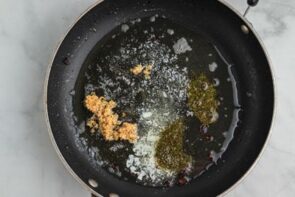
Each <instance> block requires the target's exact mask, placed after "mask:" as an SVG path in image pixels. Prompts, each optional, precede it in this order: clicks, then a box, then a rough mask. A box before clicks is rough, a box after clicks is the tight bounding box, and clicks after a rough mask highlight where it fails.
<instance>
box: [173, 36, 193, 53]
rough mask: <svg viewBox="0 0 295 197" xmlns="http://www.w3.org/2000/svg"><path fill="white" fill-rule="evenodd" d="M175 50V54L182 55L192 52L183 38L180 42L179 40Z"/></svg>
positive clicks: (174, 46) (174, 47)
mask: <svg viewBox="0 0 295 197" xmlns="http://www.w3.org/2000/svg"><path fill="white" fill-rule="evenodd" d="M173 50H174V53H176V54H181V53H185V52H187V51H191V50H192V48H191V47H190V46H189V44H188V42H187V40H186V39H185V38H184V37H182V38H180V39H179V40H177V42H176V43H175V44H174V45H173Z"/></svg>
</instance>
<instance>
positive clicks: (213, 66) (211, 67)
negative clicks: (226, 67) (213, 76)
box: [209, 62, 218, 72]
mask: <svg viewBox="0 0 295 197" xmlns="http://www.w3.org/2000/svg"><path fill="white" fill-rule="evenodd" d="M217 67H218V65H217V64H216V62H212V63H211V64H209V71H210V72H214V71H215V70H216V69H217Z"/></svg>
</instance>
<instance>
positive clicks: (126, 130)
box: [84, 93, 138, 143]
mask: <svg viewBox="0 0 295 197" xmlns="http://www.w3.org/2000/svg"><path fill="white" fill-rule="evenodd" d="M84 103H85V106H86V108H87V109H88V110H89V111H91V112H92V113H93V114H94V115H93V116H92V117H91V118H90V119H89V120H88V121H87V123H86V125H87V126H88V127H90V128H92V132H93V130H94V131H95V129H98V128H99V129H100V132H101V134H102V135H103V137H104V139H105V140H108V141H113V140H127V141H129V142H130V143H135V142H136V141H137V139H138V135H137V124H133V123H128V122H123V123H121V122H120V121H119V120H118V118H119V117H118V114H116V113H114V112H113V109H114V108H115V107H116V102H114V101H113V100H110V101H107V100H106V99H105V98H104V97H103V96H102V97H98V96H96V95H95V93H92V94H91V95H88V96H86V98H85V101H84Z"/></svg>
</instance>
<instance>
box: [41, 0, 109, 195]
mask: <svg viewBox="0 0 295 197" xmlns="http://www.w3.org/2000/svg"><path fill="white" fill-rule="evenodd" d="M103 1H104V0H98V1H97V2H95V3H94V4H93V5H90V6H89V7H88V8H87V9H86V10H85V11H84V12H83V13H82V14H81V15H80V16H79V17H78V18H77V19H76V20H75V21H74V22H73V23H72V24H71V25H69V27H68V29H67V31H66V32H65V34H64V35H63V36H62V37H61V39H60V40H59V42H58V43H57V44H56V48H55V51H54V52H53V53H52V55H51V57H50V60H49V65H48V67H47V71H46V76H45V81H44V92H43V107H44V116H45V121H46V126H47V131H48V134H49V137H50V140H51V143H52V145H53V147H54V149H55V151H56V153H57V155H58V157H59V159H60V160H61V162H62V163H63V165H64V167H65V168H66V169H67V170H68V172H70V174H71V175H72V176H73V177H74V178H75V179H76V180H77V181H78V182H79V183H80V184H81V185H82V186H83V187H84V188H85V189H86V190H88V191H90V192H91V194H94V195H95V196H97V197H103V196H102V195H100V194H99V193H97V192H96V191H94V190H93V189H92V188H91V187H89V186H88V185H87V184H86V183H84V181H82V180H81V179H80V177H79V176H78V175H77V174H76V173H75V172H74V171H73V169H72V168H71V167H70V166H69V164H68V163H67V161H66V160H65V158H64V157H63V155H62V154H61V152H60V150H59V148H58V146H57V143H56V141H55V139H54V136H53V133H52V130H51V126H50V122H49V116H48V110H47V89H48V82H49V76H50V71H51V67H52V64H53V61H54V57H55V56H56V54H57V51H58V49H59V48H60V46H61V44H62V42H63V41H64V39H65V38H66V36H67V35H68V33H69V32H70V31H71V29H72V28H73V27H74V26H75V24H76V23H77V22H78V21H79V20H80V19H81V18H82V17H83V16H84V15H85V14H86V13H88V12H89V11H90V10H91V9H92V8H94V7H95V6H97V5H98V4H100V3H102V2H103Z"/></svg>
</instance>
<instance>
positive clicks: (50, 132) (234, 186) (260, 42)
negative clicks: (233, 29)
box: [43, 0, 277, 197]
mask: <svg viewBox="0 0 295 197" xmlns="http://www.w3.org/2000/svg"><path fill="white" fill-rule="evenodd" d="M103 1H104V0H98V1H97V2H96V3H94V4H93V5H91V6H89V7H88V8H87V9H86V10H85V11H84V12H83V13H82V14H81V15H80V16H79V17H78V18H77V19H76V20H75V22H74V23H73V24H71V25H70V26H69V28H68V30H67V32H66V33H65V34H64V35H63V36H62V38H61V39H60V41H59V42H58V44H56V48H55V51H54V52H53V53H52V56H51V58H50V61H49V65H48V67H47V71H46V76H45V80H44V93H43V107H44V116H45V121H46V126H47V131H48V134H49V137H50V140H51V143H52V144H53V147H54V149H55V151H56V153H57V155H58V157H59V158H60V160H61V161H62V163H63V165H64V167H65V168H66V169H67V170H68V172H70V174H71V175H72V176H73V177H74V178H75V179H76V180H77V181H78V182H79V183H80V184H81V185H82V186H83V187H84V188H85V189H86V190H88V191H90V192H91V193H92V194H94V195H96V196H98V197H102V196H101V195H100V194H98V193H97V192H96V191H94V190H93V189H92V188H91V187H89V186H88V185H87V184H86V183H84V182H83V181H82V180H81V179H80V177H79V176H78V175H77V174H76V173H75V172H74V171H73V169H72V168H71V167H70V166H69V164H68V163H67V162H66V160H65V158H64V157H63V156H62V154H61V152H60V150H59V148H58V146H57V144H56V141H55V139H54V136H53V133H52V130H51V126H50V122H49V117H48V110H47V88H48V82H49V75H50V71H51V67H52V64H53V60H54V57H55V55H56V53H57V51H58V49H59V47H60V45H61V43H62V42H63V40H64V39H65V37H66V36H67V34H68V33H69V32H70V30H71V29H72V28H73V27H74V25H75V24H76V23H77V22H78V21H79V20H80V19H81V18H82V17H83V16H84V15H85V14H86V13H87V12H88V11H90V10H91V9H92V8H94V7H95V6H97V5H98V4H100V3H101V2H103ZM218 1H219V2H220V3H222V4H223V5H225V6H226V7H227V8H229V9H230V10H231V11H232V12H234V13H235V14H236V15H237V16H238V17H239V18H240V19H241V20H242V21H243V22H244V23H245V24H246V25H247V27H248V28H249V29H250V30H251V32H252V33H253V34H254V36H255V37H256V38H257V40H258V42H259V44H260V45H261V47H262V49H263V51H264V53H265V56H266V59H267V62H268V64H269V68H270V72H271V75H272V80H273V88H274V89H273V91H274V104H273V105H274V110H273V116H272V121H271V126H270V131H269V134H268V137H267V139H266V141H265V144H264V146H263V147H262V149H261V151H260V153H259V155H258V157H257V158H256V160H255V162H254V163H253V164H252V166H251V167H250V168H249V169H248V170H247V172H246V173H245V174H244V175H243V176H242V177H241V178H240V179H239V180H238V181H237V182H236V183H235V184H234V185H232V186H231V187H230V188H228V189H227V190H226V191H224V192H223V193H221V194H220V195H219V196H225V195H226V194H228V193H229V192H230V191H232V190H233V189H234V188H236V187H237V186H238V185H239V184H240V183H241V182H242V181H243V180H244V179H245V178H246V176H248V175H249V174H250V172H251V171H252V170H253V169H254V167H255V166H256V165H257V163H258V161H259V159H260V158H261V156H262V154H263V153H264V151H265V148H266V145H267V144H268V143H269V141H270V136H271V134H272V131H273V125H274V120H275V116H276V109H277V107H276V106H277V99H276V98H277V91H276V89H277V87H276V83H275V81H276V80H275V76H274V72H273V70H274V67H273V64H272V62H271V59H270V56H269V54H268V52H267V50H266V47H265V45H264V44H263V41H262V39H261V38H260V37H259V35H258V33H257V32H256V31H255V30H254V28H253V27H252V25H251V24H250V23H249V21H248V20H247V19H246V18H245V17H243V16H242V14H241V13H240V12H239V11H237V10H236V9H235V8H234V7H233V6H232V5H230V4H229V3H227V2H226V1H225V0H218Z"/></svg>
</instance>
